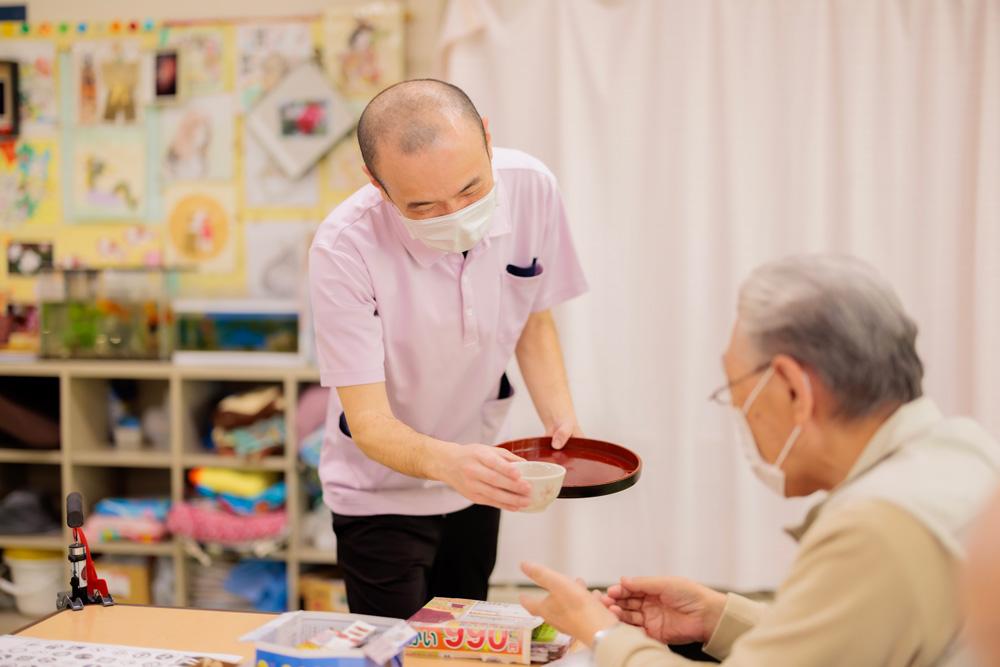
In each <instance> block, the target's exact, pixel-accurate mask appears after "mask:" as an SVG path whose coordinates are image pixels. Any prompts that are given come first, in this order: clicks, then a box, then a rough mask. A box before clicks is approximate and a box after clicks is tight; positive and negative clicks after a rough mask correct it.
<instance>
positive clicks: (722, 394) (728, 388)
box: [708, 361, 771, 407]
mask: <svg viewBox="0 0 1000 667" xmlns="http://www.w3.org/2000/svg"><path fill="white" fill-rule="evenodd" d="M770 366H771V362H770V361H767V362H764V363H763V364H761V365H760V366H758V367H757V368H755V369H753V370H752V371H750V372H749V373H747V374H746V375H743V376H741V377H738V378H736V379H735V380H733V381H732V382H727V383H726V384H724V385H722V386H721V387H719V388H718V389H716V390H715V391H713V392H712V394H711V396H709V397H708V400H710V401H712V402H713V403H718V404H719V405H726V406H730V407H731V406H732V405H733V387H735V386H736V385H738V384H741V383H743V382H746V381H747V380H749V379H751V378H752V377H754V376H756V375H760V374H761V373H763V372H764V371H766V370H767V369H768V368H769V367H770Z"/></svg>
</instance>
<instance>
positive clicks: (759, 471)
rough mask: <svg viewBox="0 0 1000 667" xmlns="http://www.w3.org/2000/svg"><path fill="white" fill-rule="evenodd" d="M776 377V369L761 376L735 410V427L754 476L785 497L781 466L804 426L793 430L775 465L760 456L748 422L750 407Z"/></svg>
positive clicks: (797, 426)
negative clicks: (740, 406)
mask: <svg viewBox="0 0 1000 667" xmlns="http://www.w3.org/2000/svg"><path fill="white" fill-rule="evenodd" d="M773 375H774V367H773V366H772V367H771V368H768V369H767V372H766V373H764V375H762V376H761V378H760V380H758V381H757V385H756V386H755V387H754V388H753V391H751V392H750V395H749V396H747V400H746V401H744V402H743V407H742V408H736V407H734V408H733V416H734V419H733V425H734V427H735V429H736V436H737V438H739V441H740V444H741V445H742V446H743V454H744V455H745V456H746V457H747V461H748V462H749V463H750V468H751V469H752V470H753V473H754V475H756V476H757V479H759V480H760V481H761V482H763V483H764V486H766V487H767V488H769V489H771V490H772V491H774V492H775V493H777V494H778V495H779V496H784V495H785V471H784V470H782V469H781V464H783V463H784V462H785V459H786V458H788V453H789V452H790V451H792V445H794V444H795V441H796V440H798V439H799V435H800V434H801V433H802V426H801V425H798V424H796V425H795V428H793V429H792V432H791V434H790V435H789V436H788V439H787V440H785V446H784V447H782V448H781V452H780V453H779V454H778V458H776V459H775V460H774V463H768V462H767V461H765V460H764V457H763V456H761V455H760V449H759V448H758V447H757V441H756V440H754V437H753V431H752V430H751V429H750V422H748V421H747V415H748V414H749V413H750V406H751V405H753V402H754V401H755V400H756V399H757V396H758V395H759V394H760V392H761V391H763V390H764V387H765V386H766V385H767V382H768V380H770V379H771V377H772V376H773ZM805 378H806V383H807V384H808V382H809V377H808V376H805Z"/></svg>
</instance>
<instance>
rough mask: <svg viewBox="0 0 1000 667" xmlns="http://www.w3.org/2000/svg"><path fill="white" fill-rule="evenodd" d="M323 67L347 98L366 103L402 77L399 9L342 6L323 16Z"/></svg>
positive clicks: (381, 5) (388, 4)
mask: <svg viewBox="0 0 1000 667" xmlns="http://www.w3.org/2000/svg"><path fill="white" fill-rule="evenodd" d="M323 43H324V45H325V46H326V49H325V50H326V67H327V71H329V72H330V73H331V74H332V75H333V77H334V81H335V82H336V84H337V87H338V89H339V90H340V91H341V92H342V93H343V94H344V95H345V96H346V97H348V98H350V99H355V100H357V99H360V100H364V101H367V100H368V99H370V98H371V97H373V96H374V95H375V94H376V93H378V92H379V91H381V90H382V89H383V88H385V87H386V86H389V85H391V84H393V83H396V82H397V81H402V80H403V77H404V58H405V53H404V51H403V7H402V5H401V4H400V3H399V2H393V1H384V2H369V3H366V4H364V5H361V6H358V5H354V6H352V5H350V4H349V3H344V4H340V5H336V6H334V7H333V8H331V9H330V10H328V11H327V12H326V14H325V16H324V40H323Z"/></svg>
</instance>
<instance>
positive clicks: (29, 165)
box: [0, 139, 59, 228]
mask: <svg viewBox="0 0 1000 667" xmlns="http://www.w3.org/2000/svg"><path fill="white" fill-rule="evenodd" d="M58 173H59V164H58V160H57V155H56V144H55V142H53V141H52V140H50V139H33V140H26V139H21V140H20V141H18V142H17V143H16V144H14V145H11V146H6V147H4V149H3V150H2V151H0V227H5V228H11V227H14V226H17V225H20V224H22V223H27V222H31V223H55V222H57V221H58V220H59V192H58V185H57V183H56V178H57V175H58Z"/></svg>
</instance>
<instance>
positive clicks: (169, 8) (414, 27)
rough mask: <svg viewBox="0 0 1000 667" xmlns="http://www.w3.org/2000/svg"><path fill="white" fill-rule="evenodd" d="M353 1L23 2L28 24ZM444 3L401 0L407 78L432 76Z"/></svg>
mask: <svg viewBox="0 0 1000 667" xmlns="http://www.w3.org/2000/svg"><path fill="white" fill-rule="evenodd" d="M353 1H354V0H214V1H213V0H26V2H25V4H26V5H27V6H28V18H29V19H30V20H31V21H110V20H113V19H122V20H131V19H136V20H143V19H147V18H151V19H155V20H163V19H211V18H230V19H231V18H245V17H269V16H291V15H305V14H317V13H320V12H322V11H323V10H324V9H326V8H328V7H330V6H332V5H335V4H338V3H341V4H348V3H351V2H353ZM446 1H447V0H404V2H403V4H404V5H406V9H407V21H406V66H407V76H410V77H417V76H435V75H437V74H438V71H437V60H436V53H437V36H438V27H439V25H440V22H441V14H442V12H443V11H444V5H445V2H446Z"/></svg>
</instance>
